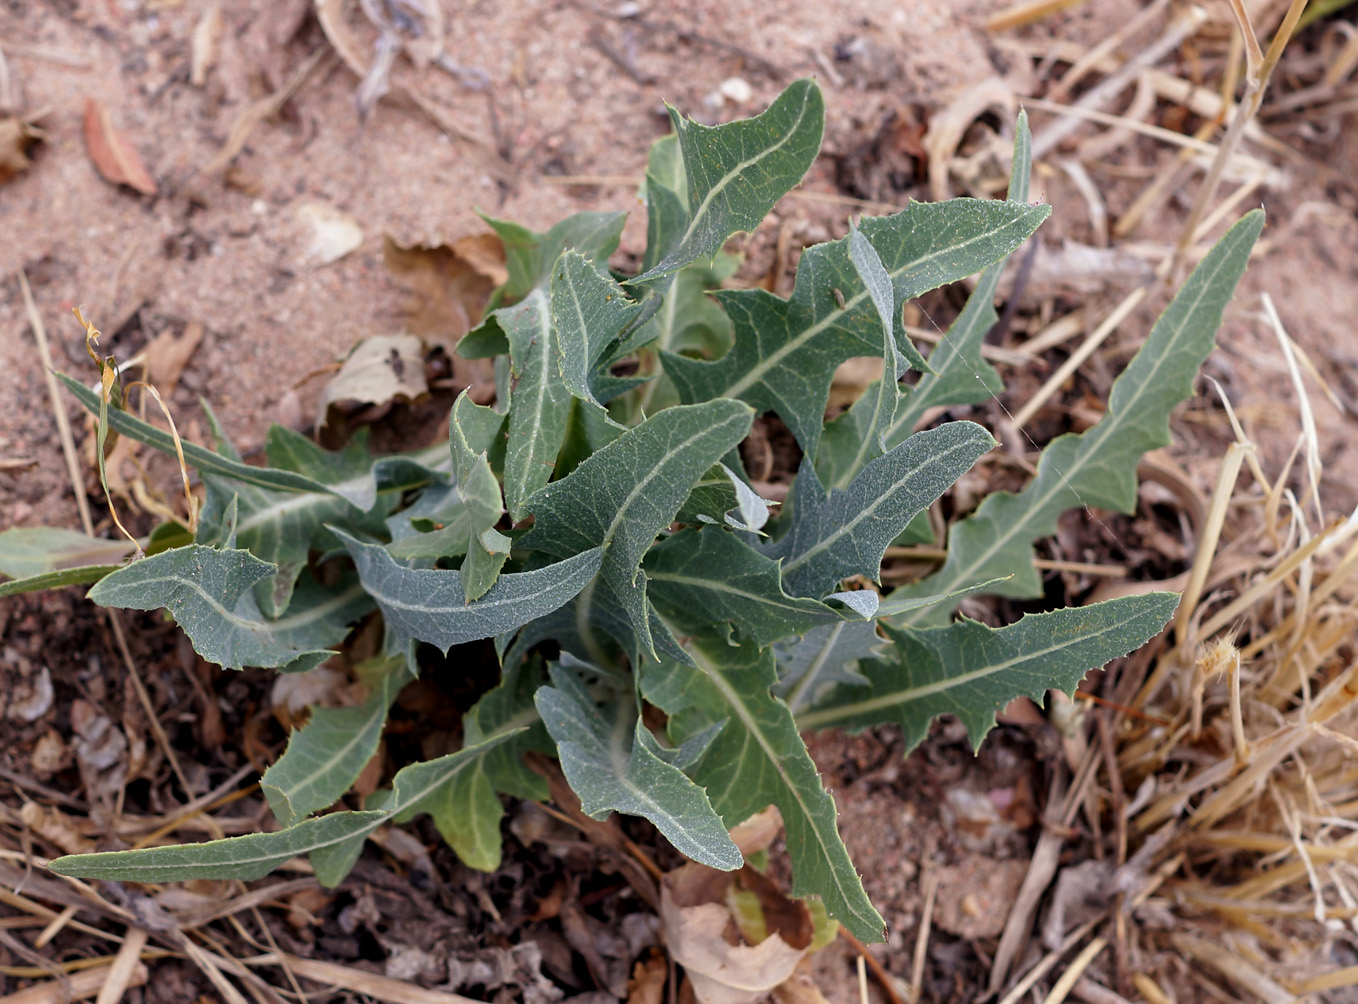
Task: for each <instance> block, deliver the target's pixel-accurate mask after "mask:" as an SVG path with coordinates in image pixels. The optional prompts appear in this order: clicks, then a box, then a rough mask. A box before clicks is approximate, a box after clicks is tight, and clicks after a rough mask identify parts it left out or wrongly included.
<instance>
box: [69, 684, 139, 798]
mask: <svg viewBox="0 0 1358 1004" xmlns="http://www.w3.org/2000/svg"><path fill="white" fill-rule="evenodd" d="M71 729H72V730H73V731H74V732H75V734H76V739H75V762H76V766H77V767H79V768H80V780H81V782H82V784H83V785H84V787H85V795H86V797H87V798H88V799H89V800H90V801H92V802H112V801H113V798H114V796H115V795H117V793H118V791H119V790H120V789H121V788H122V786H123V783H124V782H125V781H126V779H127V736H125V735H123V731H122V729H120V728H118V726H116V725H114V724H113V720H112V719H111V718H109V717H108V715H105V714H103V713H102V712H101V711H100V710H99V709H98V708H96V707H95V706H94V705H93V704H91V703H89V702H88V701H86V700H84V699H83V698H79V697H77V698H76V699H75V700H74V701H72V702H71Z"/></svg>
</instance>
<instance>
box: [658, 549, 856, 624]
mask: <svg viewBox="0 0 1358 1004" xmlns="http://www.w3.org/2000/svg"><path fill="white" fill-rule="evenodd" d="M642 567H643V569H644V570H645V573H646V578H647V582H648V585H647V592H648V595H649V596H650V599H651V602H652V603H654V604H655V607H656V609H657V610H658V611H659V612H660V614H661V615H662V616H663V617H664V618H665V619H666V620H667V621H669V622H670V623H672V624H675V625H676V626H678V627H679V628H680V629H681V630H690V629H693V630H707V631H710V630H711V629H712V626H713V625H716V624H734V625H736V626H738V627H739V628H740V629H741V631H742V632H744V633H745V634H746V635H748V636H749V637H750V638H753V639H754V641H755V643H756V644H757V645H759V646H761V647H763V646H765V645H771V644H772V643H773V642H775V641H778V640H779V639H781V638H788V637H794V636H797V635H801V634H804V633H806V632H807V631H809V630H811V629H812V628H814V627H817V626H820V625H831V624H838V623H841V622H843V621H844V620H845V619H852V618H853V616H854V615H853V614H852V613H850V612H847V611H843V610H836V609H834V608H832V607H830V606H827V605H826V604H825V603H822V602H821V601H820V600H813V599H807V598H805V597H792V596H789V595H788V594H787V593H785V592H784V591H783V585H782V575H781V571H780V568H779V563H778V562H777V561H775V560H774V559H772V558H769V557H766V556H765V555H762V554H760V553H759V552H758V551H756V550H755V549H754V548H752V547H750V545H749V544H746V543H745V542H744V541H742V540H741V539H740V538H739V537H737V536H736V535H735V534H733V533H728V532H727V531H725V530H722V529H720V528H717V527H713V528H711V529H706V530H681V531H679V532H678V533H676V534H673V535H671V536H670V537H667V538H666V539H665V540H663V541H661V542H660V543H659V544H657V545H656V546H655V547H653V548H651V550H650V552H649V553H648V554H647V555H646V560H645V563H644V564H643V566H642Z"/></svg>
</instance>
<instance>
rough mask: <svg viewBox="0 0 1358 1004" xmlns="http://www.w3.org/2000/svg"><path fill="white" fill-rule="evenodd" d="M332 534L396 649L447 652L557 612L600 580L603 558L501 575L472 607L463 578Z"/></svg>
mask: <svg viewBox="0 0 1358 1004" xmlns="http://www.w3.org/2000/svg"><path fill="white" fill-rule="evenodd" d="M333 532H334V533H335V535H336V536H337V537H339V539H340V542H341V543H343V544H344V547H345V548H346V549H347V550H348V552H349V555H350V557H352V558H353V559H354V564H355V565H356V566H357V567H358V577H359V580H360V581H361V582H362V583H363V588H364V589H366V590H367V591H368V593H369V594H370V595H371V596H372V598H373V599H374V600H375V601H376V602H377V605H378V607H380V608H381V610H382V616H383V618H384V619H385V620H386V624H387V628H388V630H389V631H391V632H393V634H394V635H395V637H396V639H397V644H398V645H402V646H404V645H406V644H408V643H409V641H411V640H416V641H423V642H428V643H429V644H431V645H433V646H434V647H435V648H437V649H439V650H440V651H442V652H447V651H448V649H450V648H451V647H452V646H454V645H462V644H465V643H466V642H469V641H477V640H479V639H481V638H491V637H494V636H495V635H497V634H504V633H505V632H506V631H512V630H514V629H515V628H518V627H522V626H523V625H524V624H527V623H528V622H529V621H531V620H535V619H536V618H538V617H542V616H544V615H546V614H549V613H551V612H552V611H553V610H555V609H556V608H557V607H559V606H561V605H562V604H564V603H566V602H568V601H569V600H570V599H571V598H572V597H574V596H575V595H576V594H577V593H579V592H580V590H581V589H583V588H584V587H585V586H586V584H587V583H588V582H589V581H590V580H591V579H593V578H594V576H595V574H596V573H597V572H598V571H599V563H600V559H601V554H602V551H601V549H600V548H598V547H595V548H591V549H590V550H588V551H583V552H581V553H580V554H576V555H573V556H571V557H569V558H567V559H566V560H564V561H559V562H557V563H556V564H555V565H548V566H547V567H545V568H539V569H537V570H536V571H532V572H517V573H513V574H509V575H501V576H500V577H499V578H498V579H497V580H496V582H495V585H494V586H492V587H491V588H490V589H489V590H488V591H487V592H486V594H485V595H484V596H482V597H481V598H480V599H478V600H477V601H476V602H474V603H467V602H466V599H465V590H464V588H463V585H462V574H461V573H460V572H458V571H456V570H443V569H415V568H407V567H405V566H404V565H398V564H397V563H396V561H395V560H393V559H392V557H391V555H390V554H388V553H387V551H386V549H385V548H383V547H381V546H379V545H377V544H365V543H364V542H363V541H361V540H358V539H357V538H355V537H351V536H349V535H348V534H347V533H344V532H343V531H342V530H334V531H333Z"/></svg>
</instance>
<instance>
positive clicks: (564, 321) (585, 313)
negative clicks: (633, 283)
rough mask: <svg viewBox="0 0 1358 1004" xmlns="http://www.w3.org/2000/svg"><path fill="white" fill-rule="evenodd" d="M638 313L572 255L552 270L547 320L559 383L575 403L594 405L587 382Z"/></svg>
mask: <svg viewBox="0 0 1358 1004" xmlns="http://www.w3.org/2000/svg"><path fill="white" fill-rule="evenodd" d="M641 310H642V305H641V304H639V303H634V302H633V301H632V300H630V299H628V298H627V296H626V295H625V294H624V293H623V291H622V287H621V286H619V285H618V284H617V283H616V282H614V281H613V280H612V279H610V278H608V277H606V276H602V275H600V274H599V272H598V270H597V269H596V268H595V266H594V265H593V264H592V263H591V262H590V261H589V260H588V259H586V258H585V256H584V255H582V254H580V253H579V252H576V251H569V250H568V251H566V252H564V253H563V254H562V255H561V257H560V258H559V259H557V263H556V267H555V268H554V269H553V270H552V316H553V317H554V318H555V320H556V331H557V340H556V347H557V352H558V353H559V354H560V359H559V360H558V362H559V364H560V367H561V381H562V382H563V383H564V384H565V385H566V388H567V389H568V390H569V391H570V392H571V393H572V394H574V395H575V396H576V397H578V398H581V399H582V400H585V401H591V402H593V403H595V404H599V403H600V402H599V401H597V400H595V397H594V392H593V391H592V390H591V387H590V381H591V380H592V379H593V377H594V372H595V369H596V368H597V367H598V365H599V363H600V362H601V361H602V359H603V355H604V350H605V349H607V348H608V347H609V345H611V344H612V343H613V340H614V339H615V338H617V336H618V333H619V332H620V331H622V330H623V328H624V327H626V326H627V325H628V324H630V323H631V322H632V320H633V319H634V318H636V317H637V316H638V314H639V313H640V312H641Z"/></svg>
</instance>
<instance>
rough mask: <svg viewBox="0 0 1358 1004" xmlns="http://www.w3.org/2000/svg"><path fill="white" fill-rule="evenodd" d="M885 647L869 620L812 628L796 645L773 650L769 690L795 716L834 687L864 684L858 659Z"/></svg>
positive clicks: (873, 654)
mask: <svg viewBox="0 0 1358 1004" xmlns="http://www.w3.org/2000/svg"><path fill="white" fill-rule="evenodd" d="M885 644H886V642H885V641H884V640H883V639H882V638H881V637H880V636H879V635H878V634H877V625H876V624H874V623H873V622H872V621H852V622H851V621H840V622H839V623H838V624H823V625H821V626H820V627H817V628H812V629H811V630H810V631H808V632H807V633H806V637H804V638H801V639H800V640H798V641H797V642H796V644H793V645H790V646H787V647H786V648H781V649H776V650H775V654H776V655H777V658H778V666H779V674H778V685H777V686H776V687H774V688H773V691H774V693H775V694H777V695H778V696H779V697H781V698H782V699H783V700H784V701H786V702H787V706H788V710H789V711H791V712H792V714H793V715H794V716H796V715H798V714H800V713H801V712H803V711H805V710H806V709H807V708H810V707H813V706H814V705H815V704H816V702H817V701H819V700H820V699H821V698H822V697H823V695H824V694H825V693H826V692H827V691H830V690H833V689H834V688H835V687H838V686H855V687H862V686H865V685H867V683H868V679H867V677H865V676H864V675H863V674H862V673H860V672H859V671H858V660H860V659H869V658H872V657H873V656H876V655H877V654H878V653H879V651H880V650H881V648H882V647H883V646H884V645H885Z"/></svg>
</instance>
